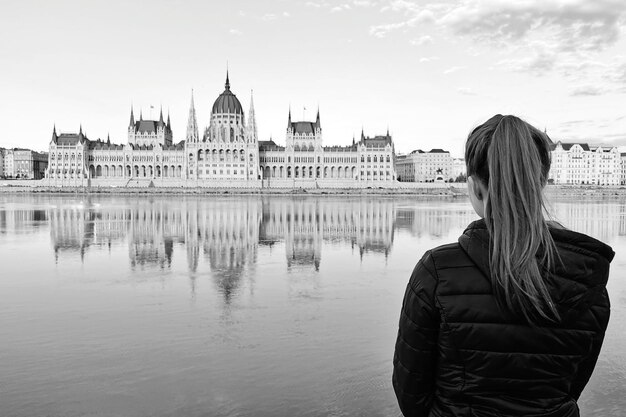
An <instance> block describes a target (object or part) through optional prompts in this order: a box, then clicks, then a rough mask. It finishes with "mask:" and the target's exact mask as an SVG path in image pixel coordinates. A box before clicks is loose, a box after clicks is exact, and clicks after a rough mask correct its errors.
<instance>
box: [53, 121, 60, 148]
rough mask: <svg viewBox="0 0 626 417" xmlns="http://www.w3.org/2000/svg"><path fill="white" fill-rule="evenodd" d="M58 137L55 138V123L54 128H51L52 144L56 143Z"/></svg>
mask: <svg viewBox="0 0 626 417" xmlns="http://www.w3.org/2000/svg"><path fill="white" fill-rule="evenodd" d="M58 138H59V137H58V136H57V125H56V123H55V124H54V126H53V127H52V143H55V144H56V143H57V139H58Z"/></svg>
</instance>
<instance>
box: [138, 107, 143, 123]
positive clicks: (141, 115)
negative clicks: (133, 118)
mask: <svg viewBox="0 0 626 417" xmlns="http://www.w3.org/2000/svg"><path fill="white" fill-rule="evenodd" d="M142 120H143V110H141V109H139V121H140V122H141V121H142Z"/></svg>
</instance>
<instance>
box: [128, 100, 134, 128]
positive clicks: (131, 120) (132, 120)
mask: <svg viewBox="0 0 626 417" xmlns="http://www.w3.org/2000/svg"><path fill="white" fill-rule="evenodd" d="M129 126H135V115H134V113H133V105H132V104H131V105H130V124H129Z"/></svg>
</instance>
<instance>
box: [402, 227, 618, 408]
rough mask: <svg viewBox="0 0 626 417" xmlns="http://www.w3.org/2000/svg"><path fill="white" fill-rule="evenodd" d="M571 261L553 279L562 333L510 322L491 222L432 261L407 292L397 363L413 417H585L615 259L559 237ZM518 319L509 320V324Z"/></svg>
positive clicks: (594, 244) (434, 253) (433, 254)
mask: <svg viewBox="0 0 626 417" xmlns="http://www.w3.org/2000/svg"><path fill="white" fill-rule="evenodd" d="M551 234H552V237H553V239H554V241H555V243H556V246H557V249H558V252H559V255H560V257H561V259H562V261H563V263H562V264H559V265H561V266H556V267H555V268H554V271H553V273H552V274H551V275H550V276H547V277H546V282H547V284H548V286H549V288H550V293H551V296H552V298H553V301H554V302H555V303H556V304H557V308H558V311H559V313H560V315H561V322H560V323H558V324H545V325H538V326H529V325H527V324H524V322H523V321H522V320H518V319H514V318H511V317H510V315H507V314H503V313H502V312H501V310H500V309H499V308H498V306H497V304H496V299H495V297H494V294H493V291H492V287H491V282H490V279H489V276H490V272H489V253H488V248H489V234H488V232H487V228H486V225H485V222H484V221H482V220H479V221H476V222H474V223H472V224H470V225H469V226H468V228H467V229H466V230H465V232H464V233H463V235H462V236H461V237H460V238H459V242H458V243H453V244H449V245H444V246H440V247H438V248H436V249H433V250H431V251H428V252H427V253H426V254H425V255H424V257H423V258H422V259H421V260H420V261H419V263H418V264H417V266H416V267H415V269H414V271H413V274H412V276H411V279H410V281H409V284H408V286H407V290H406V294H405V297H404V302H403V305H402V313H401V317H400V329H399V331H398V339H397V342H396V348H395V355H394V359H393V365H394V370H393V386H394V389H395V392H396V396H397V397H398V402H399V404H400V408H401V410H402V412H403V413H404V415H405V416H431V417H432V416H550V417H557V416H578V415H579V412H578V406H577V404H576V400H577V399H578V397H579V396H580V393H581V392H582V390H583V388H584V387H585V385H586V384H587V381H588V380H589V377H590V376H591V372H592V371H593V368H594V366H595V363H596V360H597V358H598V354H599V352H600V347H601V346H602V340H603V338H604V332H605V330H606V326H607V324H608V320H609V308H610V305H609V297H608V294H607V291H606V282H607V278H608V274H609V262H610V261H611V260H612V259H613V256H614V252H613V250H612V249H611V248H610V247H609V246H607V245H605V244H604V243H602V242H600V241H598V240H595V239H593V238H591V237H589V236H586V235H583V234H580V233H576V232H572V231H569V230H565V229H551ZM507 317H509V318H507Z"/></svg>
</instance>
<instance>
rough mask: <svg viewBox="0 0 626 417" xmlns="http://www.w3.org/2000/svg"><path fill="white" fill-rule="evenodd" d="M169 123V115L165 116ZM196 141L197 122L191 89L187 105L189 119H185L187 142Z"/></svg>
mask: <svg viewBox="0 0 626 417" xmlns="http://www.w3.org/2000/svg"><path fill="white" fill-rule="evenodd" d="M167 120H168V121H167V123H168V124H169V115H168V117H167ZM192 142H193V143H195V142H198V122H197V120H196V108H195V106H194V104H193V89H192V90H191V104H190V106H189V120H188V121H187V143H192Z"/></svg>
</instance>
